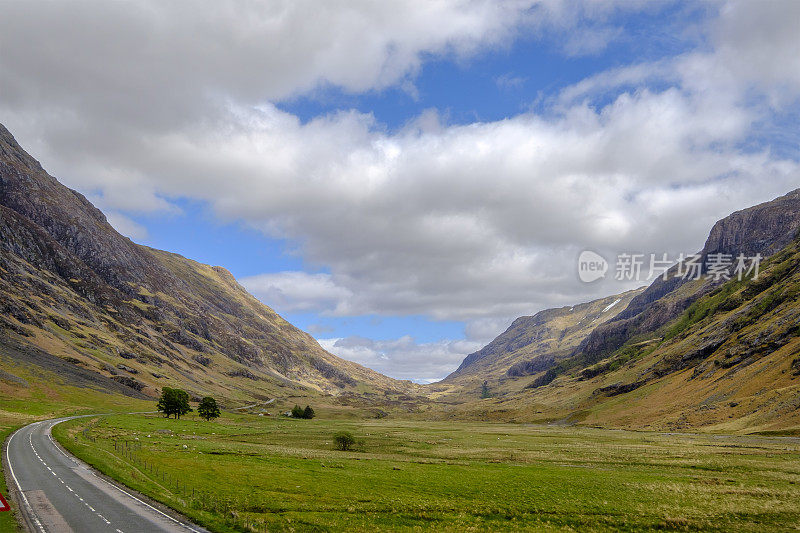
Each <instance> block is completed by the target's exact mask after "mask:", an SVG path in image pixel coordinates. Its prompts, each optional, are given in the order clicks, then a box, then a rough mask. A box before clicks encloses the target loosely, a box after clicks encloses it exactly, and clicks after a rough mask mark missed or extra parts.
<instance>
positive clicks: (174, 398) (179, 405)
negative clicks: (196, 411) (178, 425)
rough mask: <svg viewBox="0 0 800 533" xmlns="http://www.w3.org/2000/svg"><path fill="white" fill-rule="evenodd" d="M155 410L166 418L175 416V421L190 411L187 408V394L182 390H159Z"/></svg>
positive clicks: (166, 388)
mask: <svg viewBox="0 0 800 533" xmlns="http://www.w3.org/2000/svg"><path fill="white" fill-rule="evenodd" d="M156 408H157V409H158V410H159V411H161V412H162V413H164V416H166V417H167V418H169V417H170V416H172V415H175V418H176V419H177V418H180V417H181V416H183V415H185V414H186V413H190V412H191V411H192V408H191V407H189V394H188V393H187V392H186V391H185V390H183V389H171V388H170V387H164V388H163V389H161V398H159V400H158V404H157V405H156Z"/></svg>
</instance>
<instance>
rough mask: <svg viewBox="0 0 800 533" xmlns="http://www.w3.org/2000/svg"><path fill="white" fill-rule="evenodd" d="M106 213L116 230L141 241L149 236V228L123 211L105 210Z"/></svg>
mask: <svg viewBox="0 0 800 533" xmlns="http://www.w3.org/2000/svg"><path fill="white" fill-rule="evenodd" d="M105 215H106V219H107V220H108V223H109V224H111V225H112V226H113V227H114V229H115V230H117V231H118V232H120V233H121V234H122V235H125V236H126V237H128V238H129V239H133V240H135V241H141V240H144V239H146V238H147V236H148V233H147V228H145V227H144V226H142V225H141V224H139V223H138V222H136V221H134V220H131V219H130V218H129V217H126V216H125V215H123V214H122V213H119V212H117V211H105Z"/></svg>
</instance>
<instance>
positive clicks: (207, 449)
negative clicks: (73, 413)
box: [55, 414, 800, 531]
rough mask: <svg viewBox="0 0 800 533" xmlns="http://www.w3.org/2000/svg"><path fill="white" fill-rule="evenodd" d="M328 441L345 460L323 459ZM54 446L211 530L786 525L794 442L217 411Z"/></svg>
mask: <svg viewBox="0 0 800 533" xmlns="http://www.w3.org/2000/svg"><path fill="white" fill-rule="evenodd" d="M339 430H347V431H351V432H352V433H353V434H354V435H355V436H356V437H357V438H358V439H359V440H360V441H361V443H360V444H359V448H358V449H357V450H355V451H350V452H341V451H336V450H334V446H333V442H332V435H333V433H335V432H336V431H339ZM55 434H56V437H57V438H58V439H59V441H61V442H62V443H63V444H64V445H65V446H66V447H67V448H68V449H69V450H70V451H72V452H73V453H75V454H76V455H78V456H79V457H80V458H82V459H84V460H86V461H87V462H89V463H91V464H93V465H95V466H96V467H97V468H99V469H100V470H101V471H103V472H105V473H107V474H109V475H112V476H113V477H115V478H117V479H119V480H121V481H123V482H124V483H126V484H128V485H129V486H131V487H133V488H135V489H137V490H139V491H141V492H143V493H145V494H148V495H150V496H152V497H154V498H155V499H157V500H160V501H162V502H164V503H166V504H168V505H170V506H171V507H173V508H175V509H176V510H178V511H180V512H183V513H185V514H186V515H188V516H189V517H191V518H192V519H193V520H195V521H197V522H199V523H200V524H202V525H205V526H207V527H210V528H211V529H213V530H215V531H264V530H268V531H330V530H337V531H338V530H345V529H346V530H356V531H365V530H379V531H381V530H393V531H397V530H400V531H403V530H414V529H423V530H437V531H469V530H475V531H486V530H509V531H512V530H513V531H519V530H544V529H562V530H570V529H574V530H581V531H585V530H629V531H635V530H650V529H665V530H698V529H704V530H726V531H765V530H794V529H796V528H797V527H798V524H800V440H798V439H792V438H777V437H773V438H767V437H751V436H715V435H689V434H671V435H669V434H658V433H637V432H625V431H610V430H599V429H577V428H559V427H544V426H523V425H505V424H504V425H500V424H483V423H441V422H439V423H434V422H419V421H408V422H406V421H402V420H393V419H383V420H364V421H353V420H346V421H343V420H323V419H314V420H311V421H307V420H291V419H271V418H267V417H256V416H252V415H228V414H225V416H224V417H223V419H221V420H220V421H218V422H211V423H207V422H203V421H200V420H198V419H196V418H195V417H193V416H190V417H188V418H187V419H185V420H166V419H164V418H161V417H159V416H156V415H119V416H110V417H103V418H97V419H79V420H75V421H72V422H69V423H66V424H62V425H61V426H58V427H57V428H56V431H55ZM115 441H116V449H115ZM123 443H126V444H123Z"/></svg>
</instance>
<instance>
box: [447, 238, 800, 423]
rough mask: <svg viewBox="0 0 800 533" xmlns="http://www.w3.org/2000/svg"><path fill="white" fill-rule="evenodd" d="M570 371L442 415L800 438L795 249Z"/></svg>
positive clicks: (799, 256)
mask: <svg viewBox="0 0 800 533" xmlns="http://www.w3.org/2000/svg"><path fill="white" fill-rule="evenodd" d="M681 290H686V291H691V290H693V287H692V284H687V285H685V286H684V287H682V288H681ZM574 363H575V364H574V366H572V367H571V368H568V369H567V370H566V371H565V372H564V373H563V374H562V375H560V376H559V377H558V378H557V379H556V380H555V381H553V382H552V383H551V384H550V385H547V386H544V387H539V388H536V389H529V390H524V391H521V392H519V393H516V394H510V395H507V396H505V397H501V398H495V399H490V400H483V401H477V402H472V403H469V404H466V405H465V406H461V407H454V408H451V409H450V410H449V411H445V413H444V416H456V417H478V416H480V417H485V418H495V419H501V420H517V421H555V420H563V421H565V422H573V423H574V422H580V423H584V424H591V425H602V426H606V427H609V426H612V427H627V428H654V429H668V430H676V429H687V428H699V427H704V428H707V429H711V430H718V431H742V432H752V431H787V430H794V431H798V432H800V400H799V399H798V398H800V375H799V374H800V372H798V371H800V242H795V243H793V244H791V245H790V246H788V247H787V248H786V249H784V250H783V251H782V252H780V253H778V254H776V255H775V256H773V257H772V258H771V259H770V260H769V261H768V262H766V264H765V265H764V270H763V271H762V273H761V275H760V277H759V279H758V280H756V281H743V282H738V281H731V282H729V283H726V284H724V285H722V286H720V287H718V288H717V289H716V290H714V291H713V292H711V293H710V294H707V295H706V296H704V297H702V298H700V299H699V300H697V301H696V302H695V303H694V304H692V305H691V306H690V307H689V309H687V310H686V312H685V313H684V314H683V315H681V316H680V317H679V318H677V319H676V320H675V321H673V322H671V323H669V324H667V325H666V326H665V327H663V328H662V329H661V330H659V331H657V332H654V333H652V334H650V335H649V336H647V337H642V338H635V339H633V340H631V341H630V342H628V343H627V344H626V345H625V346H623V347H622V348H621V349H619V350H617V351H616V352H614V353H612V354H611V355H610V356H609V357H607V358H606V359H604V360H602V361H599V362H597V363H595V364H589V365H588V367H587V364H586V363H585V362H581V361H575V362H574ZM620 386H630V387H631V389H633V390H631V391H630V392H627V393H620V392H622V391H621V390H620V389H619V387H620ZM615 388H617V390H616V392H613V391H611V392H609V389H615Z"/></svg>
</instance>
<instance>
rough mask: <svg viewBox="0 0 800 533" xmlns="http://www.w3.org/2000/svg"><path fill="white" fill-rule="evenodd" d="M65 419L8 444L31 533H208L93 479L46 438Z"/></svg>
mask: <svg viewBox="0 0 800 533" xmlns="http://www.w3.org/2000/svg"><path fill="white" fill-rule="evenodd" d="M69 419H70V418H60V419H56V420H45V421H43V422H36V423H34V424H30V425H29V426H25V427H24V428H21V429H19V430H17V432H16V433H14V434H13V435H12V436H11V438H10V439H9V441H8V447H7V449H6V454H7V455H6V465H7V467H8V469H9V474H10V476H9V477H10V478H11V485H12V487H13V489H14V490H15V491H16V493H17V502H18V504H19V505H20V506H21V507H22V513H23V516H24V517H25V519H26V521H27V523H28V525H29V526H30V527H31V528H32V530H33V531H34V532H35V533H62V532H75V533H83V532H91V533H94V532H109V533H154V532H168V533H191V532H194V533H207V532H206V530H205V529H203V528H201V527H199V526H195V525H193V524H191V523H189V522H186V521H184V520H179V519H177V518H173V517H172V516H170V515H168V514H166V513H164V512H162V511H160V510H158V509H156V508H155V507H153V506H152V505H150V504H148V503H146V502H145V501H143V500H142V499H141V498H140V497H139V496H136V495H134V494H133V492H132V491H130V490H129V489H124V488H121V487H119V486H117V485H115V484H113V483H111V482H109V481H106V480H105V479H103V478H101V477H99V476H97V475H95V473H94V472H93V471H92V469H91V468H90V467H89V466H88V465H86V464H85V463H83V462H82V461H79V460H78V459H76V458H75V457H73V456H72V455H70V454H68V453H67V452H65V451H64V450H63V449H62V448H61V447H60V446H59V445H58V444H56V442H55V441H54V440H53V437H52V435H51V433H50V431H51V429H52V428H53V426H54V425H56V424H58V423H59V422H63V421H65V420H69Z"/></svg>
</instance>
